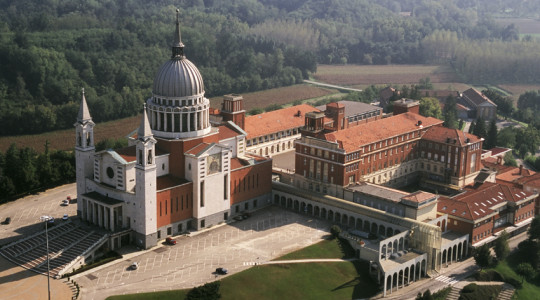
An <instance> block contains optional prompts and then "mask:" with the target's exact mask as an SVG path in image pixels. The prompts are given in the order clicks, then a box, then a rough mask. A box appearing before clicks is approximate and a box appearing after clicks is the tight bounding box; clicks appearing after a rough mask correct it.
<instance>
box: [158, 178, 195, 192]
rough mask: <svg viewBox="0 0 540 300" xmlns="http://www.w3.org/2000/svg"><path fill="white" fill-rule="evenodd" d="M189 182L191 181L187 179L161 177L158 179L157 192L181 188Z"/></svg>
mask: <svg viewBox="0 0 540 300" xmlns="http://www.w3.org/2000/svg"><path fill="white" fill-rule="evenodd" d="M188 182H189V181H187V180H185V179H182V178H178V177H174V176H172V175H164V176H160V177H158V178H156V190H157V191H161V190H164V189H168V188H172V187H175V186H179V185H182V184H185V183H188Z"/></svg>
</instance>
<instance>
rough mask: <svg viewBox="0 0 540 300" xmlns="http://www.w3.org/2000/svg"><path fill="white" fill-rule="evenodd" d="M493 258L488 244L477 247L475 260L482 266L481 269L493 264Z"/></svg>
mask: <svg viewBox="0 0 540 300" xmlns="http://www.w3.org/2000/svg"><path fill="white" fill-rule="evenodd" d="M491 260H492V257H491V251H490V250H489V246H488V245H487V244H484V245H482V246H480V247H478V248H476V250H475V252H474V261H475V262H476V264H477V265H478V266H479V267H480V269H483V268H485V267H488V266H489V265H490V264H491Z"/></svg>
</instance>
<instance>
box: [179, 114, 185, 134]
mask: <svg viewBox="0 0 540 300" xmlns="http://www.w3.org/2000/svg"><path fill="white" fill-rule="evenodd" d="M179 116H180V132H182V129H183V127H184V126H182V124H183V123H184V118H185V114H184V113H183V112H180V115H179Z"/></svg>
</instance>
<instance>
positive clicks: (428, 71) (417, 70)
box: [313, 65, 459, 87]
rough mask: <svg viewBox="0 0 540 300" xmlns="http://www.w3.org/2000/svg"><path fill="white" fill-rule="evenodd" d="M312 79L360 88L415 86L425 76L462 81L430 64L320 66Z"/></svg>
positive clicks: (446, 82)
mask: <svg viewBox="0 0 540 300" xmlns="http://www.w3.org/2000/svg"><path fill="white" fill-rule="evenodd" d="M313 77H314V78H315V79H316V80H318V81H321V82H325V83H330V84H335V85H343V86H361V87H365V86H366V85H371V84H375V85H378V84H381V85H382V84H392V85H394V84H396V85H402V84H413V83H418V82H419V81H420V79H422V78H426V77H429V78H430V79H431V82H432V83H444V84H445V85H446V86H448V85H449V84H453V83H456V82H458V81H459V79H458V78H457V76H456V74H455V72H454V71H453V70H452V69H451V68H450V67H446V66H431V65H339V66H336V65H319V66H318V67H317V73H315V74H314V75H313Z"/></svg>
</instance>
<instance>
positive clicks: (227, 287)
mask: <svg viewBox="0 0 540 300" xmlns="http://www.w3.org/2000/svg"><path fill="white" fill-rule="evenodd" d="M344 248H345V250H343V249H342V247H341V245H340V244H339V243H338V241H337V240H325V241H322V242H320V243H317V244H315V245H312V246H310V247H306V248H304V249H301V250H299V251H296V252H293V253H291V254H289V255H285V256H283V257H281V258H280V259H295V258H298V259H300V258H339V257H343V255H344V253H349V252H350V249H349V248H347V247H344ZM367 270H368V263H367V262H362V261H356V262H338V263H300V264H275V265H261V266H257V267H253V268H250V269H247V270H245V271H243V272H240V273H237V274H234V275H231V276H227V277H225V278H224V279H222V280H221V289H220V293H221V295H222V299H264V300H266V299H321V300H323V299H359V298H369V297H371V296H374V295H375V294H376V293H377V292H378V286H377V284H376V283H374V282H373V281H372V279H371V278H370V277H369V274H367ZM187 291H188V290H179V291H166V292H159V293H149V294H134V295H122V296H114V297H109V298H107V299H109V300H132V299H134V300H139V299H141V300H142V299H164V300H165V299H183V298H184V297H185V294H186V293H187Z"/></svg>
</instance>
